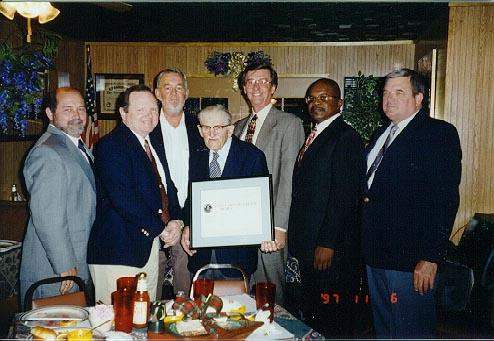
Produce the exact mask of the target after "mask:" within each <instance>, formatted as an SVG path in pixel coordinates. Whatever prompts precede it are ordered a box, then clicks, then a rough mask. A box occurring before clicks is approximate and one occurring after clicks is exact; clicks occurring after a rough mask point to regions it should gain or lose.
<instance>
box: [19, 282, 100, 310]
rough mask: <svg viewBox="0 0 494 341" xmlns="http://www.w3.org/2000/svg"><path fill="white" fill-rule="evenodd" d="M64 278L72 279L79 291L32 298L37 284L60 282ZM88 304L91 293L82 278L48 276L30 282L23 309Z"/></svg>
mask: <svg viewBox="0 0 494 341" xmlns="http://www.w3.org/2000/svg"><path fill="white" fill-rule="evenodd" d="M65 280H72V281H74V282H75V283H76V284H77V285H78V286H79V291H77V292H73V293H69V294H65V295H58V296H52V297H45V298H37V299H33V294H34V291H35V290H36V289H37V288H38V287H39V286H41V285H44V284H53V283H60V282H62V281H65ZM89 304H91V295H90V293H89V289H88V287H87V285H86V283H84V281H83V280H82V278H80V277H77V276H66V277H50V278H45V279H42V280H40V281H37V282H36V283H34V284H32V285H31V286H30V287H29V289H27V291H26V296H25V298H24V311H28V310H31V309H37V308H40V307H46V306H51V305H75V306H80V307H87V306H88V305H89Z"/></svg>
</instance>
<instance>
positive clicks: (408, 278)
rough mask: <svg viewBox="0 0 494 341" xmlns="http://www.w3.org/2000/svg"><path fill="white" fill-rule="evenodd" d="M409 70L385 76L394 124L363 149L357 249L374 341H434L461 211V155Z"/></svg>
mask: <svg viewBox="0 0 494 341" xmlns="http://www.w3.org/2000/svg"><path fill="white" fill-rule="evenodd" d="M423 98H424V83H423V81H422V80H421V78H420V76H419V75H418V74H417V73H416V72H415V71H413V70H409V69H401V70H397V71H393V72H391V73H389V74H388V75H387V76H386V80H385V86H384V93H383V110H384V113H385V114H386V116H387V117H388V118H389V119H390V120H391V122H390V124H389V125H386V126H384V127H382V128H381V129H379V130H378V131H377V132H376V134H375V135H374V137H373V139H372V140H371V142H370V144H369V146H368V147H367V176H366V182H365V183H364V186H363V187H364V193H365V195H364V200H363V201H364V202H363V208H362V249H363V254H364V258H365V262H366V264H367V276H368V280H369V292H370V299H371V306H372V311H373V316H374V325H375V329H376V334H377V335H376V336H377V338H379V339H382V338H433V337H434V329H435V309H434V307H435V306H434V285H435V283H436V282H437V276H436V274H437V266H438V263H440V262H441V260H442V259H443V256H444V254H445V251H446V246H447V242H448V239H449V237H450V234H451V230H452V227H453V223H454V220H455V216H456V212H457V209H458V205H459V194H458V186H459V183H460V178H461V147H460V141H459V138H458V133H457V132H456V129H455V128H454V127H453V126H452V125H451V124H449V123H446V122H444V121H440V120H436V119H432V118H431V117H429V115H428V114H427V112H425V111H424V110H423V109H422V101H423Z"/></svg>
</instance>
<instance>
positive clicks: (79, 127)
mask: <svg viewBox="0 0 494 341" xmlns="http://www.w3.org/2000/svg"><path fill="white" fill-rule="evenodd" d="M57 128H58V129H60V130H61V131H63V132H64V133H66V134H68V135H70V136H73V137H80V136H81V135H82V132H83V131H84V122H83V121H82V120H81V119H80V118H74V119H72V120H69V121H68V122H67V126H66V127H60V126H57Z"/></svg>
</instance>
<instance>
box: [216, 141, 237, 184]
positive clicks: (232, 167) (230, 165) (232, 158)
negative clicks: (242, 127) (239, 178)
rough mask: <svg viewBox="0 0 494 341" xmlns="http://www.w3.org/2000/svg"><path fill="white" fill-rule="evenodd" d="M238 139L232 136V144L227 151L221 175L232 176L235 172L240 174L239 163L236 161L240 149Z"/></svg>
mask: <svg viewBox="0 0 494 341" xmlns="http://www.w3.org/2000/svg"><path fill="white" fill-rule="evenodd" d="M238 142H239V140H238V139H237V138H236V137H235V136H232V144H231V145H230V150H229V151H228V157H227V158H226V162H225V168H224V169H223V170H222V172H221V177H227V178H228V177H232V176H234V175H235V174H240V167H241V163H239V162H238V159H239V158H238V156H239V152H240V149H239V147H238Z"/></svg>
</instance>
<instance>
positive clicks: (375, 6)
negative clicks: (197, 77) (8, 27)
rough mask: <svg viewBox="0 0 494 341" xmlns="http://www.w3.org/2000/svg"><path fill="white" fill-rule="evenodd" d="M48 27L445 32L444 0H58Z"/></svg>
mask: <svg viewBox="0 0 494 341" xmlns="http://www.w3.org/2000/svg"><path fill="white" fill-rule="evenodd" d="M53 5H54V6H55V7H57V8H58V9H59V10H60V12H61V14H60V15H59V17H57V18H56V19H55V20H54V21H52V22H50V23H47V24H44V25H43V27H44V28H47V29H49V30H51V31H55V32H56V33H59V34H62V35H65V36H69V37H72V38H74V39H77V40H82V41H122V42H129V41H135V42H143V41H146V42H304V41H307V42H353V41H390V40H391V41H392V40H417V39H425V38H428V39H446V37H447V31H448V4H447V3H446V2H430V3H425V2H415V3H393V2H378V3H369V2H365V3H364V2H147V3H146V2H129V3H110V2H105V3H95V2H56V3H53Z"/></svg>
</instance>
